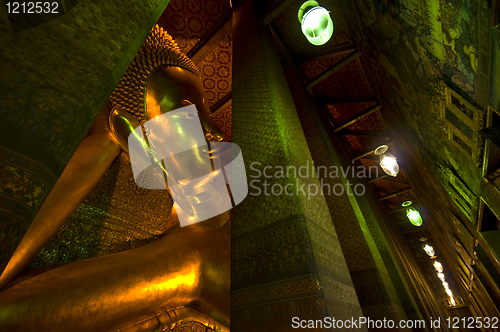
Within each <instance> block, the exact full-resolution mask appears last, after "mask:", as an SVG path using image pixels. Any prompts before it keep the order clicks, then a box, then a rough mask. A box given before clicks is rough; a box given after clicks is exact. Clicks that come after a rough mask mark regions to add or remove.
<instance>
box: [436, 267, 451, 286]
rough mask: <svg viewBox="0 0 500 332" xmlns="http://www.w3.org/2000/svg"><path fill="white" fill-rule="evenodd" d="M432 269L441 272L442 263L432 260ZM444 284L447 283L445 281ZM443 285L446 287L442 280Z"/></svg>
mask: <svg viewBox="0 0 500 332" xmlns="http://www.w3.org/2000/svg"><path fill="white" fill-rule="evenodd" d="M434 269H436V271H438V272H443V265H442V264H441V263H439V262H438V261H435V262H434ZM446 285H448V283H446ZM443 286H444V287H445V288H446V286H445V285H444V282H443Z"/></svg>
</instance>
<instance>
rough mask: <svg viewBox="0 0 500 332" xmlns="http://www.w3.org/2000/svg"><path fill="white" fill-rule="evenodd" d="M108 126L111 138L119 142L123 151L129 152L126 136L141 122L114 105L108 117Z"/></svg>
mask: <svg viewBox="0 0 500 332" xmlns="http://www.w3.org/2000/svg"><path fill="white" fill-rule="evenodd" d="M108 123H109V128H110V130H111V133H112V135H113V139H114V140H115V141H116V142H117V143H118V144H120V146H121V148H122V149H123V151H125V152H126V153H127V154H128V153H129V148H128V138H129V135H130V134H131V133H132V132H133V131H134V129H135V128H137V127H139V126H140V125H141V124H140V123H139V121H138V120H137V119H136V117H135V116H133V115H131V114H129V113H128V112H125V111H123V110H121V109H120V108H119V107H118V106H115V107H114V108H113V109H112V110H111V113H110V114H109V117H108Z"/></svg>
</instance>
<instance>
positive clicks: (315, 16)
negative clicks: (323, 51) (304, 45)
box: [298, 1, 334, 46]
mask: <svg viewBox="0 0 500 332" xmlns="http://www.w3.org/2000/svg"><path fill="white" fill-rule="evenodd" d="M304 13H305V14H304ZM298 17H299V22H300V23H301V29H302V33H303V34H304V36H306V38H307V40H308V41H309V42H310V43H311V44H313V45H318V46H319V45H323V44H325V43H326V42H327V41H329V40H330V38H331V37H332V35H333V28H334V27H333V21H332V18H331V17H330V12H329V11H328V10H326V9H325V8H323V7H321V6H320V5H319V4H318V2H316V1H306V2H304V3H303V4H302V6H300V9H299V13H298Z"/></svg>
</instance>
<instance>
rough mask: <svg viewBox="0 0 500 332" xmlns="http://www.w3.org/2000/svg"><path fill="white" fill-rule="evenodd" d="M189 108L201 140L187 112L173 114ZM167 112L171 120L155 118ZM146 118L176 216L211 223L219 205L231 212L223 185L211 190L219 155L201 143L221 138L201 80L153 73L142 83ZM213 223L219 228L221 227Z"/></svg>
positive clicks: (182, 73)
mask: <svg viewBox="0 0 500 332" xmlns="http://www.w3.org/2000/svg"><path fill="white" fill-rule="evenodd" d="M188 105H194V106H196V110H197V111H198V117H199V120H200V122H201V128H202V129H203V134H204V138H203V136H202V137H201V138H200V136H199V135H198V134H197V133H200V134H201V131H200V130H199V128H200V123H199V122H198V120H197V119H196V120H195V123H193V122H192V121H193V119H195V118H193V115H191V114H193V113H192V112H193V111H192V109H191V110H190V111H184V110H182V111H181V110H179V111H181V112H172V111H174V110H177V109H180V108H182V107H185V106H188ZM169 112H172V113H170V114H172V115H173V116H172V117H170V118H165V117H161V118H160V116H161V115H167V114H168V113H169ZM174 113H175V114H174ZM145 114H146V120H147V125H145V129H146V133H147V135H148V139H149V144H150V147H151V148H152V149H153V150H155V151H161V152H160V153H159V154H158V158H157V159H158V160H160V159H161V160H162V161H161V162H160V163H161V166H160V163H159V165H158V167H161V168H162V169H163V171H164V172H165V173H166V175H167V179H168V183H169V186H168V187H169V188H168V189H169V192H170V193H171V194H172V196H173V198H174V200H175V202H176V203H177V205H178V207H177V212H178V214H179V213H185V214H186V215H189V216H190V217H189V218H190V220H191V221H192V222H197V221H195V220H201V221H202V220H206V219H207V218H211V217H209V216H212V214H213V213H212V214H211V213H210V211H216V210H218V209H219V210H220V209H222V208H220V207H221V206H225V205H228V207H226V208H225V209H222V210H223V211H225V210H228V209H230V208H231V202H230V199H229V196H228V193H227V189H226V187H225V185H224V186H223V187H220V188H216V187H214V186H215V184H214V183H217V181H216V180H214V178H215V177H221V176H222V174H220V171H218V169H220V159H219V152H220V151H218V148H214V147H213V146H212V148H209V146H210V145H209V144H207V142H205V140H206V141H208V142H210V141H212V142H217V141H221V140H222V138H223V136H222V133H221V131H220V129H219V127H218V126H217V124H216V123H215V122H214V121H213V119H212V118H211V117H210V115H209V112H208V110H207V107H206V103H205V92H204V89H203V86H202V84H201V81H200V79H199V78H198V77H197V76H196V75H195V74H193V73H191V72H190V71H188V70H185V69H182V68H179V67H163V68H160V69H157V70H156V71H155V72H153V73H152V74H151V75H150V76H149V78H148V80H147V85H146V94H145ZM165 119H169V120H165ZM196 124H197V125H196ZM196 127H198V131H197V130H195V129H196ZM152 128H153V129H152ZM165 151H167V152H165ZM165 156H170V157H165ZM214 181H215V182H214ZM222 183H224V181H223V179H222ZM224 190H226V192H225V193H224V192H223V191H224ZM179 209H181V210H182V211H181V210H179ZM195 215H196V216H198V217H195ZM204 215H205V216H207V217H206V218H205V217H203V216H204ZM224 221H225V220H223V221H222V222H224ZM216 224H217V225H220V224H221V222H220V221H218V222H216Z"/></svg>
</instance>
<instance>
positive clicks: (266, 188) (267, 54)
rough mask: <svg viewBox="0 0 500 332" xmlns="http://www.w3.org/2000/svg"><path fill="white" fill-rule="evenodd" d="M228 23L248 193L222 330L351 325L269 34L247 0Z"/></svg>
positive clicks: (349, 291) (351, 296)
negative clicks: (298, 323)
mask: <svg viewBox="0 0 500 332" xmlns="http://www.w3.org/2000/svg"><path fill="white" fill-rule="evenodd" d="M233 22H234V23H233V24H234V30H233V36H234V43H233V58H234V63H233V68H234V70H233V118H232V133H233V136H232V138H233V142H234V143H236V144H238V145H239V146H240V147H241V150H242V155H243V159H244V160H245V166H246V170H247V176H248V183H249V195H248V197H247V198H246V199H245V200H244V201H243V202H242V203H241V204H240V205H238V206H237V207H236V208H234V209H233V212H232V222H233V225H232V227H233V228H232V267H231V269H232V270H231V272H232V277H231V284H232V295H231V297H232V304H231V306H232V310H231V330H232V331H293V330H296V329H294V328H293V326H294V325H293V324H294V321H293V320H292V319H293V318H294V317H297V318H298V319H300V320H321V319H323V318H324V317H334V318H335V319H337V320H352V319H353V318H354V319H357V318H359V317H361V316H363V314H362V311H361V308H360V305H359V302H358V299H357V296H356V293H355V290H354V287H353V283H352V281H351V277H350V275H349V270H348V268H347V265H346V261H345V259H344V255H343V253H342V250H341V247H340V244H339V240H338V238H337V234H336V232H335V228H334V226H333V223H332V219H331V216H330V213H329V211H328V206H327V204H326V201H325V197H324V196H322V195H320V194H318V192H316V193H314V190H315V188H318V187H319V182H318V179H317V177H315V174H314V171H313V170H312V168H313V160H312V158H311V153H310V151H309V148H308V145H307V142H306V137H305V136H304V131H303V130H302V126H301V123H300V119H299V116H298V114H297V110H296V108H295V105H294V102H293V98H292V94H291V92H290V89H289V88H288V85H287V81H286V77H285V75H284V72H283V69H282V67H281V64H280V61H279V59H278V57H277V55H276V53H275V50H274V45H273V44H272V42H271V40H270V35H269V31H268V30H267V29H266V28H265V27H264V26H263V25H262V23H261V22H262V20H260V19H258V15H256V13H255V12H254V8H253V6H252V2H251V1H245V2H244V3H243V4H241V6H240V7H239V8H238V9H237V10H236V11H235V13H234V16H233ZM281 167H282V168H281ZM281 169H283V170H284V173H281V174H280V170H281ZM287 169H288V170H289V172H288V177H287ZM293 169H295V171H296V174H294V172H293ZM320 330H330V329H320ZM341 330H342V329H341ZM346 330H347V329H346ZM348 330H349V331H352V330H360V331H361V330H363V331H366V327H362V328H357V329H356V328H353V329H348Z"/></svg>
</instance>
